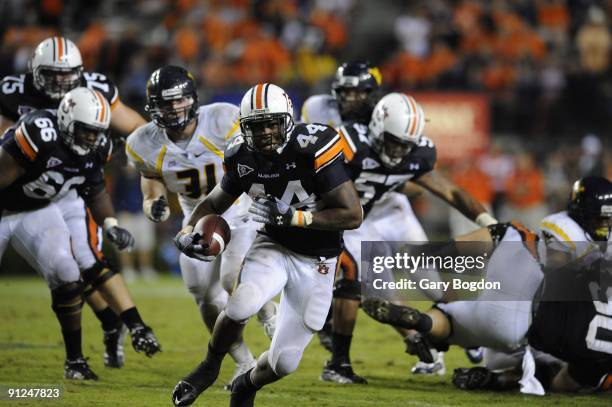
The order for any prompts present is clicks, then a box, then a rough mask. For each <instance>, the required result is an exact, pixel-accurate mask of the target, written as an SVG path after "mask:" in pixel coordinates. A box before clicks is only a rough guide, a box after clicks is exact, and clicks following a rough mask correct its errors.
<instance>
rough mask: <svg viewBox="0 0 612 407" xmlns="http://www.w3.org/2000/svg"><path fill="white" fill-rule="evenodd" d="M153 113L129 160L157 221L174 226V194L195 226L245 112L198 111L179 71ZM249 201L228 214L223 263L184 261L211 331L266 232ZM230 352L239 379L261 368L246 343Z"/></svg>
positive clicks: (152, 98) (153, 92) (165, 84)
mask: <svg viewBox="0 0 612 407" xmlns="http://www.w3.org/2000/svg"><path fill="white" fill-rule="evenodd" d="M146 109H147V110H148V111H149V113H150V114H151V118H152V122H150V123H148V124H146V125H145V126H142V127H140V128H139V129H138V130H136V131H135V132H134V133H132V134H131V135H130V136H129V137H128V139H127V144H126V150H127V156H128V160H129V162H130V164H131V165H133V166H134V167H135V168H136V169H138V171H139V172H140V174H141V187H142V193H143V198H144V200H143V209H144V213H145V216H146V217H147V218H148V219H150V220H151V221H153V222H163V221H165V220H166V219H168V217H169V216H170V208H169V207H168V200H167V194H168V191H170V192H174V193H177V194H178V198H179V203H180V205H181V208H182V209H183V214H184V216H185V220H184V222H187V220H188V216H189V214H190V213H191V212H192V211H193V209H194V208H195V207H196V205H197V203H198V201H200V200H201V199H202V198H204V197H205V196H206V195H207V194H209V193H210V192H211V191H212V190H213V188H214V187H215V186H216V185H217V184H218V183H219V182H220V181H221V178H223V172H224V171H223V150H225V147H226V145H227V143H228V142H229V141H230V140H232V137H234V136H235V135H236V134H237V133H239V129H238V113H239V112H238V107H236V106H234V105H232V104H229V103H212V104H209V105H202V106H198V95H197V89H196V83H195V80H194V78H193V75H192V74H191V73H190V72H188V71H187V70H185V69H184V68H181V67H178V66H164V67H162V68H159V69H157V70H156V71H155V72H153V74H151V77H150V79H149V81H148V83H147V107H146ZM249 202H250V199H249V198H248V197H247V196H244V197H241V198H240V199H239V200H237V201H236V202H235V203H234V205H232V207H231V208H230V209H229V210H228V211H227V212H226V219H227V220H228V222H230V227H231V230H232V237H233V238H232V240H231V241H230V243H229V245H228V246H227V247H226V249H225V251H224V252H223V254H222V255H221V256H219V257H218V258H217V259H215V260H214V261H212V262H202V261H200V260H197V259H193V258H189V257H187V256H186V255H184V254H182V255H181V256H180V259H179V261H180V265H181V273H182V276H183V281H184V282H185V285H186V286H187V289H188V290H189V292H190V293H191V294H192V295H193V298H194V299H195V302H196V304H197V305H198V308H199V310H200V315H201V317H202V320H203V321H204V324H205V325H206V327H207V328H208V330H209V331H211V332H212V329H213V327H214V325H215V321H216V320H217V317H218V316H219V313H220V312H221V310H222V309H223V307H225V304H226V303H227V299H228V298H229V294H228V293H230V292H231V291H232V287H233V285H234V281H235V280H236V277H237V275H238V272H239V270H240V264H241V263H242V259H244V255H245V254H246V252H247V250H248V248H249V246H250V245H251V243H252V242H253V239H254V238H255V234H256V229H257V227H258V226H259V225H258V224H257V223H255V222H253V221H250V220H249V214H248V208H249ZM266 310H268V312H271V314H272V315H271V316H272V317H274V311H275V306H274V305H273V304H271V303H270V304H266V305H265V306H264V307H263V309H262V311H260V314H261V313H263V312H265V311H266ZM268 319H270V317H268ZM229 353H230V355H231V356H232V358H233V359H234V361H235V362H236V372H235V374H234V376H235V377H237V376H238V375H239V374H242V373H244V372H246V371H247V370H249V369H251V368H252V367H254V366H255V363H256V361H255V358H254V357H253V355H252V354H251V352H250V351H249V349H248V348H247V347H246V345H245V344H244V343H243V341H242V340H238V341H236V343H234V344H232V346H231V349H230V350H229Z"/></svg>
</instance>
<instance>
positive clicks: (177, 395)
mask: <svg viewBox="0 0 612 407" xmlns="http://www.w3.org/2000/svg"><path fill="white" fill-rule="evenodd" d="M222 361H223V356H216V355H215V354H214V352H212V351H211V347H210V344H209V345H208V355H207V356H206V359H205V360H204V361H203V362H202V363H200V364H199V365H198V366H197V367H196V368H195V369H193V370H192V371H191V373H189V374H188V375H187V376H186V377H185V378H184V379H183V380H181V381H180V382H178V383H177V384H176V386H175V387H174V390H173V391H172V402H173V403H174V405H175V406H188V405H191V404H192V403H193V402H194V401H195V400H196V399H197V398H198V396H199V395H200V394H201V393H202V392H203V391H204V390H206V389H208V388H209V387H210V386H212V384H213V383H214V382H215V380H217V377H218V376H219V371H220V370H221V362H222Z"/></svg>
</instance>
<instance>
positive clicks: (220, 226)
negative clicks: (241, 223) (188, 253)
mask: <svg viewBox="0 0 612 407" xmlns="http://www.w3.org/2000/svg"><path fill="white" fill-rule="evenodd" d="M193 231H194V232H195V233H199V234H200V236H202V238H201V239H200V242H199V243H200V244H202V245H204V244H207V245H208V251H207V254H209V255H211V256H216V255H218V254H221V253H222V252H223V250H225V248H226V247H227V245H228V244H229V242H230V239H231V238H232V232H231V229H230V227H229V225H228V224H227V222H226V221H225V219H223V218H222V217H221V216H219V215H213V214H211V215H206V216H204V217H203V218H201V219H200V220H199V221H198V223H196V225H195V226H194V228H193Z"/></svg>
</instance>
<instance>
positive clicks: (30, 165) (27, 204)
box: [0, 110, 112, 212]
mask: <svg viewBox="0 0 612 407" xmlns="http://www.w3.org/2000/svg"><path fill="white" fill-rule="evenodd" d="M1 143H2V148H3V149H4V150H5V151H6V152H7V153H9V154H10V155H11V157H13V159H14V160H15V161H17V163H18V164H19V165H20V166H21V167H22V168H23V169H25V173H24V174H23V175H22V176H21V177H19V178H18V179H17V180H16V181H15V182H13V183H12V184H11V185H10V186H9V187H8V188H6V189H4V190H2V191H1V192H0V209H7V210H9V211H13V212H23V211H30V210H34V209H39V208H42V207H45V206H47V205H48V204H49V203H50V202H51V201H56V200H58V199H60V198H62V197H63V196H65V195H66V194H67V193H68V192H69V191H70V190H71V189H76V190H77V192H78V193H79V195H81V196H82V197H83V198H84V199H85V200H87V198H88V197H93V196H95V195H97V194H98V193H99V192H100V191H102V190H103V189H104V173H103V167H104V164H106V162H107V161H108V160H110V157H111V150H112V143H111V141H110V140H109V139H105V140H104V142H103V143H102V144H101V145H100V147H99V148H98V149H97V150H96V151H92V152H91V153H89V154H87V155H85V156H79V155H76V154H75V153H73V152H72V151H71V150H70V148H69V147H68V146H67V145H66V144H65V143H64V142H63V141H62V140H61V136H60V134H59V128H58V126H57V119H56V117H55V115H53V114H52V113H50V112H48V111H46V110H35V111H33V112H30V113H28V114H27V115H25V116H24V117H22V118H21V119H20V120H19V122H17V124H16V125H15V126H13V127H12V128H10V129H9V130H8V131H7V133H6V134H5V136H4V137H3V138H2V141H1Z"/></svg>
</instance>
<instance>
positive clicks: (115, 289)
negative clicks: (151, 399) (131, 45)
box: [0, 37, 160, 368]
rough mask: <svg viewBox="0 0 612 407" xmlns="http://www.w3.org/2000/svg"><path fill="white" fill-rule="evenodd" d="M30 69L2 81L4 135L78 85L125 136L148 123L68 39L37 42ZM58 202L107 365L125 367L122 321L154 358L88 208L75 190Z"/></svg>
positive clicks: (151, 338)
mask: <svg viewBox="0 0 612 407" xmlns="http://www.w3.org/2000/svg"><path fill="white" fill-rule="evenodd" d="M30 70H31V71H30V72H28V73H25V74H20V75H14V76H7V77H5V78H3V80H2V83H1V86H0V132H2V131H3V129H6V128H8V127H9V126H11V125H12V124H13V122H16V121H17V120H18V119H19V118H20V117H21V116H23V115H25V114H26V113H28V112H30V111H32V110H36V109H44V110H47V111H49V112H52V113H53V114H54V115H56V114H57V108H58V105H59V102H60V100H61V99H62V97H63V96H64V95H65V94H66V93H67V92H69V91H70V90H72V89H74V88H76V87H77V86H83V87H87V88H89V89H92V90H95V91H97V92H98V94H99V95H101V96H102V97H103V98H104V99H106V100H107V101H108V103H109V105H110V111H112V114H111V113H110V112H109V117H110V123H109V128H110V130H112V131H114V132H117V133H119V134H120V135H121V136H127V135H128V134H129V133H130V132H132V131H134V130H135V129H136V128H137V127H138V126H140V125H142V124H144V123H145V120H144V119H143V118H142V117H141V116H140V115H139V114H138V113H137V112H135V111H134V110H132V109H130V108H129V107H128V106H126V105H124V104H123V103H122V102H121V100H120V99H119V92H118V90H117V87H116V86H115V85H114V84H113V83H112V81H111V80H110V79H109V78H108V77H106V76H105V75H103V74H101V73H99V72H85V71H83V61H82V58H81V53H80V52H79V49H78V48H77V46H76V45H75V44H74V43H73V42H72V41H70V40H69V39H68V38H64V37H51V38H47V39H46V40H44V41H42V42H41V43H40V44H38V46H37V47H36V49H35V51H34V54H33V56H32V59H31V61H30ZM55 204H56V205H57V207H58V208H59V209H60V211H61V213H62V217H63V218H64V221H65V222H66V225H68V228H69V229H70V237H71V241H72V252H73V254H74V256H75V258H76V261H77V264H78V265H79V269H80V270H81V275H82V277H83V281H84V282H85V289H84V296H85V301H86V302H87V303H88V304H89V305H90V306H91V308H92V309H93V311H94V313H95V315H96V317H97V318H98V319H99V320H100V323H101V325H102V329H103V331H104V339H103V341H104V347H105V352H104V365H105V366H107V367H113V368H120V367H121V366H123V364H124V352H123V337H124V335H125V333H126V331H125V328H124V326H123V324H124V323H125V325H126V326H127V327H128V328H129V329H130V331H131V334H132V345H133V346H134V349H135V350H136V351H137V352H144V353H145V354H146V355H148V356H151V355H153V354H154V353H156V352H157V351H159V349H160V346H159V344H158V343H157V339H156V338H155V335H154V334H153V332H152V330H151V329H150V328H149V327H148V326H146V324H145V323H144V322H143V320H142V318H141V316H140V314H139V312H138V309H137V308H136V305H135V304H134V301H133V300H132V298H131V296H130V293H129V292H128V289H127V286H126V285H125V281H124V280H123V277H122V276H121V275H120V274H118V273H116V272H115V270H113V268H111V267H110V266H109V264H108V262H107V261H106V259H105V257H104V254H103V253H102V233H101V230H100V227H99V226H98V225H97V224H96V223H95V220H94V219H93V218H92V216H91V211H90V208H88V207H87V206H86V205H85V204H84V202H83V199H82V198H81V197H79V196H78V194H77V193H76V191H74V190H71V191H70V192H69V193H67V194H65V195H64V196H62V197H59V198H57V199H56V200H55ZM39 271H41V270H39ZM109 305H110V306H109Z"/></svg>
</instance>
